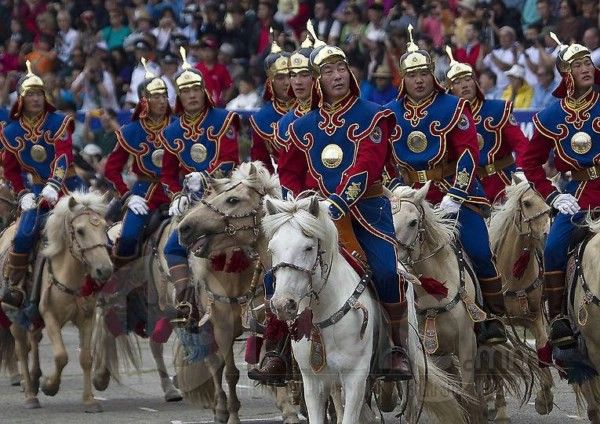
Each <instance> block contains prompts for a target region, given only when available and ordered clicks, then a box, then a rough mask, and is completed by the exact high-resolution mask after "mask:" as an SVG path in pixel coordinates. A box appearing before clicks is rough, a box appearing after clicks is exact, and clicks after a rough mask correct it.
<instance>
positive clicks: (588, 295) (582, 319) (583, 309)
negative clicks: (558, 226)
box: [574, 237, 600, 326]
mask: <svg viewBox="0 0 600 424" xmlns="http://www.w3.org/2000/svg"><path fill="white" fill-rule="evenodd" d="M590 240H591V239H590V238H589V237H588V238H586V239H585V240H584V241H583V242H582V243H581V244H580V245H579V248H578V249H577V255H576V256H575V279H574V281H575V283H577V280H578V277H579V278H580V279H581V288H582V289H583V299H581V303H580V304H579V309H578V311H577V322H578V323H579V325H580V326H584V325H586V324H587V321H588V317H589V314H588V311H587V306H588V305H589V304H590V303H593V304H594V305H596V306H600V299H599V298H598V296H596V295H595V294H594V293H592V291H591V290H590V286H589V284H588V283H587V281H586V279H585V275H584V274H583V267H582V266H581V261H582V259H583V253H584V251H585V247H586V246H587V244H588V242H589V241H590Z"/></svg>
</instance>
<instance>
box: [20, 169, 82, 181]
mask: <svg viewBox="0 0 600 424" xmlns="http://www.w3.org/2000/svg"><path fill="white" fill-rule="evenodd" d="M76 175H77V173H76V172H75V168H73V167H69V168H68V169H67V172H66V173H65V176H64V177H63V181H64V180H66V179H67V178H70V177H74V176H76ZM31 182H32V183H33V184H34V185H38V184H46V182H47V179H43V178H42V177H40V176H39V175H34V174H31Z"/></svg>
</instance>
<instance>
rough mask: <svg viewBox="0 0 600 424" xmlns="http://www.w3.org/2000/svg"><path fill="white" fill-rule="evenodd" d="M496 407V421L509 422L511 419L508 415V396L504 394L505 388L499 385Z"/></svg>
mask: <svg viewBox="0 0 600 424" xmlns="http://www.w3.org/2000/svg"><path fill="white" fill-rule="evenodd" d="M494 407H495V409H496V417H495V418H494V421H496V422H499V423H507V422H509V421H510V418H509V417H508V412H507V411H506V397H505V396H504V388H503V387H499V388H498V391H497V392H496V401H495V404H494Z"/></svg>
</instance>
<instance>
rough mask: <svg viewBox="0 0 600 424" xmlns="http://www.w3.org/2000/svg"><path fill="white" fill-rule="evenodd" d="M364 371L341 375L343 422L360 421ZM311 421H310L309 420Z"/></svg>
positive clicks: (345, 423) (364, 379) (363, 401)
mask: <svg viewBox="0 0 600 424" xmlns="http://www.w3.org/2000/svg"><path fill="white" fill-rule="evenodd" d="M367 376H368V375H367V373H366V372H360V371H357V372H352V371H351V372H349V373H346V374H345V375H343V376H342V386H343V388H344V397H345V399H344V419H343V420H342V423H343V424H351V423H358V422H360V412H361V410H362V408H363V405H364V404H365V385H366V381H367ZM311 422H312V421H311Z"/></svg>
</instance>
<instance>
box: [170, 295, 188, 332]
mask: <svg viewBox="0 0 600 424" xmlns="http://www.w3.org/2000/svg"><path fill="white" fill-rule="evenodd" d="M183 308H188V311H189V312H188V314H187V316H178V317H177V318H173V319H171V320H170V322H171V324H172V325H173V327H177V328H182V327H186V326H187V325H188V324H189V323H190V322H191V321H192V304H191V303H190V302H188V301H182V302H179V303H178V304H177V305H175V309H176V310H177V312H178V314H180V313H181V312H182V309H183Z"/></svg>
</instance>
